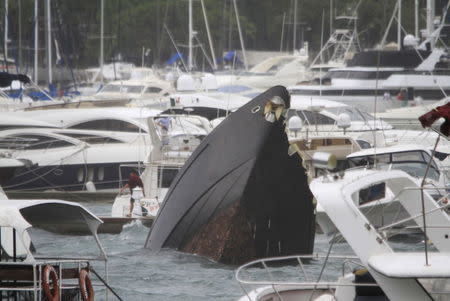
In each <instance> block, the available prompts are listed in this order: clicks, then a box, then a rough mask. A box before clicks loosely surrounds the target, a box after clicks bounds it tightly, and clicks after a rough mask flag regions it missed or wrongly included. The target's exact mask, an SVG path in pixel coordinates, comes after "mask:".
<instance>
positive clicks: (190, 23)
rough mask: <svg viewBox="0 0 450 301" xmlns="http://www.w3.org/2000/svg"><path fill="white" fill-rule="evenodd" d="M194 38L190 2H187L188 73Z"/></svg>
mask: <svg viewBox="0 0 450 301" xmlns="http://www.w3.org/2000/svg"><path fill="white" fill-rule="evenodd" d="M193 36H194V29H193V25H192V0H189V56H188V71H191V70H192V67H193V64H192V39H193Z"/></svg>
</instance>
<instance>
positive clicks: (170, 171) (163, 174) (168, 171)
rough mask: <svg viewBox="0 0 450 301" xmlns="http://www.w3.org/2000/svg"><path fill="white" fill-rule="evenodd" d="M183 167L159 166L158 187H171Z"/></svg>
mask: <svg viewBox="0 0 450 301" xmlns="http://www.w3.org/2000/svg"><path fill="white" fill-rule="evenodd" d="M180 169H181V167H173V166H171V167H163V166H160V167H158V187H159V188H169V187H170V185H171V184H172V181H173V180H174V179H175V177H176V175H177V174H178V172H179V171H180Z"/></svg>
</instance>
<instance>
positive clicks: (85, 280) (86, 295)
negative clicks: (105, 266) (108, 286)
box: [78, 269, 94, 301]
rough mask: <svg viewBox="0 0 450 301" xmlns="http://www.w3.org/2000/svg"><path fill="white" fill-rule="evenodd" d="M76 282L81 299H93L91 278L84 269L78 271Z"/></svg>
mask: <svg viewBox="0 0 450 301" xmlns="http://www.w3.org/2000/svg"><path fill="white" fill-rule="evenodd" d="M78 282H79V284H80V294H81V300H83V301H94V288H93V287H92V282H91V278H90V277H89V273H88V271H87V270H86V269H82V270H81V271H80V277H79V278H78Z"/></svg>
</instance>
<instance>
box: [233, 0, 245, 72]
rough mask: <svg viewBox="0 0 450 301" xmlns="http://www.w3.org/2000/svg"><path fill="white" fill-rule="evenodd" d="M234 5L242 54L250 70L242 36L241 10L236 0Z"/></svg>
mask: <svg viewBox="0 0 450 301" xmlns="http://www.w3.org/2000/svg"><path fill="white" fill-rule="evenodd" d="M233 6H234V13H235V15H236V23H237V26H238V32H239V40H240V41H241V47H242V56H243V57H244V66H245V70H248V64H247V55H246V53H245V45H244V38H243V37H242V30H241V22H240V21H239V12H238V8H237V5H236V0H233Z"/></svg>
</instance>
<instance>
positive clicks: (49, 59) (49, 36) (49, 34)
mask: <svg viewBox="0 0 450 301" xmlns="http://www.w3.org/2000/svg"><path fill="white" fill-rule="evenodd" d="M50 1H51V0H47V2H46V4H47V10H46V11H47V68H48V83H49V84H51V83H53V73H52V60H53V59H52V25H51V24H52V22H51V9H50V8H51V2H50Z"/></svg>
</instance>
